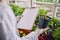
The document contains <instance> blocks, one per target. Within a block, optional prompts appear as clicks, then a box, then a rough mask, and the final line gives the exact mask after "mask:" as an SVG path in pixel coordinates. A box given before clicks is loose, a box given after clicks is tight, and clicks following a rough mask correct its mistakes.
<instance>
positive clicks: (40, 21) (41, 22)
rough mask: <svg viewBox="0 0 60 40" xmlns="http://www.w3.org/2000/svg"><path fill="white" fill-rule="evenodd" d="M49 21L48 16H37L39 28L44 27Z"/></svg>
mask: <svg viewBox="0 0 60 40" xmlns="http://www.w3.org/2000/svg"><path fill="white" fill-rule="evenodd" d="M50 21H51V18H50V17H48V16H47V17H46V18H44V16H43V15H41V16H40V18H39V24H38V27H39V28H46V27H48V26H49V23H50Z"/></svg>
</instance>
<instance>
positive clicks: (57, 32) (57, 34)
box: [54, 26, 60, 40]
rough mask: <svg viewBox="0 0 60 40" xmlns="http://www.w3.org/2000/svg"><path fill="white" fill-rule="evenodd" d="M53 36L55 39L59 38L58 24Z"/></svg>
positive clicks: (59, 39) (59, 28) (58, 39)
mask: <svg viewBox="0 0 60 40" xmlns="http://www.w3.org/2000/svg"><path fill="white" fill-rule="evenodd" d="M54 38H55V40H60V26H59V27H58V28H57V29H56V31H55V32H54Z"/></svg>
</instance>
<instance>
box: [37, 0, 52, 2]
mask: <svg viewBox="0 0 60 40" xmlns="http://www.w3.org/2000/svg"><path fill="white" fill-rule="evenodd" d="M36 1H40V2H53V0H36Z"/></svg>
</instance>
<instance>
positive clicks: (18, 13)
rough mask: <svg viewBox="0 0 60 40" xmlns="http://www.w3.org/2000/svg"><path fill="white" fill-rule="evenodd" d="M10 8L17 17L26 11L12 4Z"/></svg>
mask: <svg viewBox="0 0 60 40" xmlns="http://www.w3.org/2000/svg"><path fill="white" fill-rule="evenodd" d="M10 6H11V8H12V10H13V12H14V14H15V16H17V15H22V13H23V12H24V10H25V8H22V7H19V6H18V5H15V4H11V5H10Z"/></svg>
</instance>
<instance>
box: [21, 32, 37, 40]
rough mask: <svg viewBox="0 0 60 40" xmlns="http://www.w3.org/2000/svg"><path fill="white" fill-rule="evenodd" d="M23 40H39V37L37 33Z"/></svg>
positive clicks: (32, 33) (22, 39)
mask: <svg viewBox="0 0 60 40" xmlns="http://www.w3.org/2000/svg"><path fill="white" fill-rule="evenodd" d="M21 40H38V36H37V33H36V32H31V33H30V34H28V35H27V36H25V37H22V38H21Z"/></svg>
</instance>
